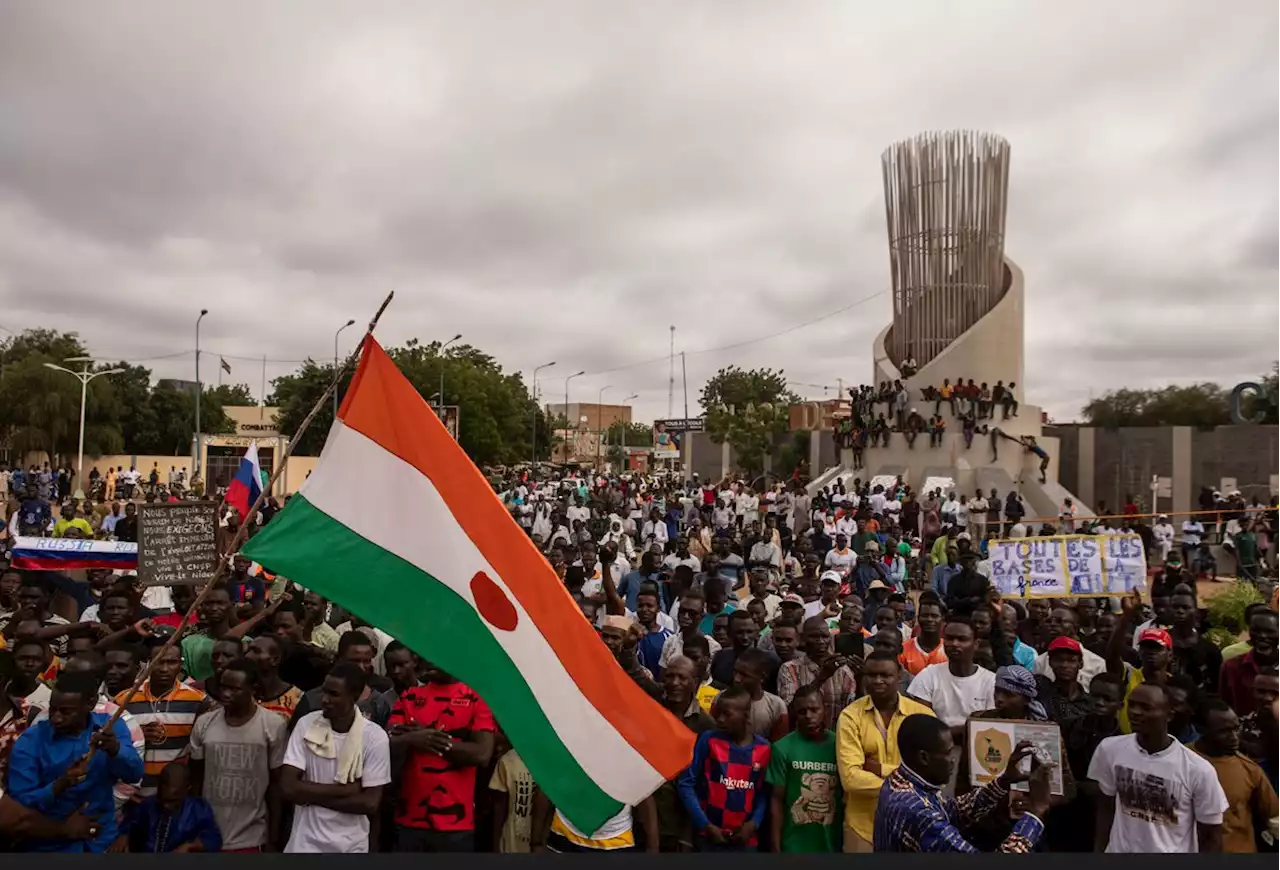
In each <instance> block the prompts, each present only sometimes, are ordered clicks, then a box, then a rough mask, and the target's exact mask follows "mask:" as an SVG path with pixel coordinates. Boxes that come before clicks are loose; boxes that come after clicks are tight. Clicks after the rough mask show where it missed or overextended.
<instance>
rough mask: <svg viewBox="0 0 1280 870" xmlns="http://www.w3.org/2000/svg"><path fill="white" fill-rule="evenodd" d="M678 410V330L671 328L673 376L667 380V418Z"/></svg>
mask: <svg viewBox="0 0 1280 870" xmlns="http://www.w3.org/2000/svg"><path fill="white" fill-rule="evenodd" d="M675 408H676V328H675V326H674V325H673V326H672V327H671V374H670V376H669V377H668V379H667V417H668V418H670V417H671V415H672V414H674V413H675V412H676V411H675Z"/></svg>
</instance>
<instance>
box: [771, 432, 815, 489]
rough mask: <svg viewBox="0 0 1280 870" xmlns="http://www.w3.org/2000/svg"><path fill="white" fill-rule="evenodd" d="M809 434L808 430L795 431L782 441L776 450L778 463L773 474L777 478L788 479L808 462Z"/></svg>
mask: <svg viewBox="0 0 1280 870" xmlns="http://www.w3.org/2000/svg"><path fill="white" fill-rule="evenodd" d="M810 440H811V439H810V433H809V430H808V429H797V430H796V431H795V432H792V433H791V438H790V439H788V440H787V441H784V442H783V444H782V447H781V448H779V450H778V457H779V462H778V465H777V467H775V468H774V469H773V470H774V473H775V474H777V475H778V476H779V477H790V476H791V474H792V473H793V472H794V471H795V470H796V469H797V468H800V467H801V466H802V465H804V464H805V463H806V462H808V461H809V443H810Z"/></svg>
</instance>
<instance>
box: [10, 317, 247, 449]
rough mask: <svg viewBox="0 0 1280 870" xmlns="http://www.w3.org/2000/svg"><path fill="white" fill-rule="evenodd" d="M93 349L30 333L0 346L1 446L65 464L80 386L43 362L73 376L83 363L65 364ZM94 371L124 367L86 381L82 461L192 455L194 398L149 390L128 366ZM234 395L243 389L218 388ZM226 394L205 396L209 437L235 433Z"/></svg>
mask: <svg viewBox="0 0 1280 870" xmlns="http://www.w3.org/2000/svg"><path fill="white" fill-rule="evenodd" d="M89 355H90V351H89V349H88V348H87V347H85V345H84V344H83V343H82V342H81V341H80V339H79V337H78V336H77V335H76V334H75V333H74V332H68V333H59V332H55V331H53V330H48V329H32V330H27V331H26V332H24V333H22V334H21V335H18V336H14V337H12V338H10V339H8V340H6V341H5V342H3V343H0V360H3V363H4V365H3V374H2V375H0V444H3V445H4V446H6V447H8V448H9V450H10V451H11V452H12V453H14V454H16V455H18V456H21V455H22V454H24V453H27V452H29V451H41V450H42V451H44V452H46V453H48V454H49V455H50V456H53V457H60V458H61V459H62V460H63V461H66V460H73V459H74V457H75V456H76V453H77V451H78V449H79V437H80V391H81V385H80V381H78V380H77V379H76V378H74V377H72V376H71V375H69V374H67V373H66V372H60V371H55V370H53V369H50V368H48V367H47V365H46V363H52V364H54V365H59V366H63V367H64V368H68V369H71V370H72V371H78V370H80V369H81V368H82V367H83V365H84V364H83V363H68V362H66V360H68V359H71V358H74V357H82V356H89ZM89 367H90V370H91V371H104V370H106V369H123V371H121V372H120V373H118V374H111V375H103V376H102V377H99V378H95V379H94V380H92V381H90V382H89V387H88V390H87V391H86V392H85V427H84V452H85V455H86V456H87V457H93V456H101V455H103V454H108V453H121V452H123V451H125V450H129V451H130V452H133V453H154V454H163V455H172V456H177V455H183V454H186V453H188V452H189V451H190V449H191V437H192V434H193V433H194V430H195V397H194V396H193V395H192V394H190V393H186V392H178V391H175V390H172V389H160V388H153V387H152V386H151V372H150V370H148V369H147V368H145V367H143V366H136V365H130V364H129V363H127V362H119V363H115V364H104V363H90V364H89ZM223 389H224V390H230V392H228V393H226V396H227V397H229V398H232V399H235V398H237V397H238V395H239V393H238V392H237V390H241V391H243V392H244V393H245V394H247V392H248V388H246V387H239V388H223ZM222 405H223V396H222V395H220V394H219V393H218V391H209V390H206V391H205V397H204V401H203V404H202V406H201V425H202V427H203V428H204V430H205V431H206V432H209V433H226V432H234V431H235V425H234V424H233V423H232V422H231V420H230V419H229V418H228V417H227V416H226V414H224V413H223V412H222Z"/></svg>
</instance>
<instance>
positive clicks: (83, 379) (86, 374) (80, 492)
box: [44, 315, 203, 498]
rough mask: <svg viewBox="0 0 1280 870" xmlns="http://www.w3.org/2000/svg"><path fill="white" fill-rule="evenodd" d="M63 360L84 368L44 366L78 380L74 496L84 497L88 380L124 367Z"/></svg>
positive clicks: (85, 359) (82, 359)
mask: <svg viewBox="0 0 1280 870" xmlns="http://www.w3.org/2000/svg"><path fill="white" fill-rule="evenodd" d="M202 316H203V315H202ZM65 362H69V363H82V364H83V365H84V368H83V370H81V371H78V372H73V371H72V370H71V369H66V368H63V367H62V366H60V365H56V364H54V363H50V362H47V363H45V364H44V367H45V368H47V369H53V370H54V371H55V372H66V373H67V374H69V375H71V377H73V378H75V379H76V380H77V381H79V382H80V456H79V459H78V460H77V461H76V491H75V497H76V498H84V405H85V398H86V397H87V396H88V394H89V381H91V380H93V379H94V378H100V377H102V376H103V375H118V374H121V373H122V372H124V369H105V370H103V371H100V372H91V371H89V364H90V363H92V362H93V360H92V359H90V358H89V357H87V356H73V357H71V358H70V359H67V360H65Z"/></svg>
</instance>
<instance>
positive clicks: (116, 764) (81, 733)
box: [8, 673, 143, 853]
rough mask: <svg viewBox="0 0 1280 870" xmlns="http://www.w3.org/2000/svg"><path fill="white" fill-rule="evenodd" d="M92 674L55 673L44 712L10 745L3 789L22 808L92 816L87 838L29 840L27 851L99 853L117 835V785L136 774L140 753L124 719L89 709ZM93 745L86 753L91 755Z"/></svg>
mask: <svg viewBox="0 0 1280 870" xmlns="http://www.w3.org/2000/svg"><path fill="white" fill-rule="evenodd" d="M97 700H98V686H97V685H96V678H95V677H93V676H91V675H89V674H84V673H66V674H63V675H62V676H61V677H59V679H58V682H57V685H56V686H55V687H54V690H53V695H52V697H51V698H50V700H49V709H48V714H49V717H48V718H47V719H44V720H41V721H40V722H37V723H36V724H35V725H32V726H31V727H30V728H28V729H27V730H26V731H24V732H23V733H22V736H21V737H19V738H18V740H17V741H16V742H15V743H14V745H13V752H12V753H11V755H10V756H9V788H8V794H9V796H10V797H11V798H13V799H14V800H15V801H17V802H18V803H20V804H22V805H23V806H24V807H27V808H28V809H31V810H35V811H36V812H38V813H40V814H42V815H44V816H48V817H49V818H52V819H66V818H68V817H70V816H71V815H72V814H73V813H75V812H76V810H78V809H81V808H83V812H84V813H85V814H86V815H89V816H92V817H94V818H96V819H97V820H98V821H97V824H96V827H95V828H94V833H93V839H90V840H67V839H33V840H29V841H28V842H27V850H28V851H32V852H93V853H103V852H106V851H107V847H108V846H110V845H111V844H112V842H113V841H114V840H115V839H116V835H117V826H116V815H115V801H114V798H113V795H112V790H113V789H114V788H115V785H116V783H118V782H124V783H131V782H137V781H138V780H140V779H142V774H143V767H142V759H141V758H140V757H139V755H138V753H137V751H136V750H134V748H133V740H132V739H131V738H130V736H129V729H128V728H127V727H126V726H125V724H124V722H122V721H118V720H117V721H116V723H115V724H114V726H113V727H112V728H110V729H107V728H106V725H107V722H108V720H109V719H110V718H111V717H110V716H108V715H107V714H105V713H93V712H92V710H93V707H94V705H95V704H96V703H97ZM90 751H92V757H89V756H90Z"/></svg>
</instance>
